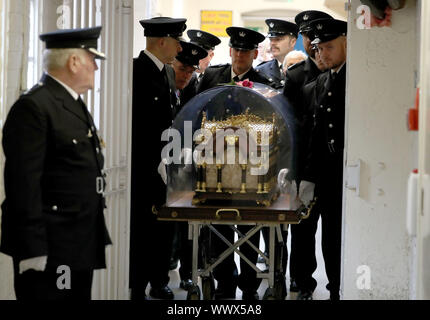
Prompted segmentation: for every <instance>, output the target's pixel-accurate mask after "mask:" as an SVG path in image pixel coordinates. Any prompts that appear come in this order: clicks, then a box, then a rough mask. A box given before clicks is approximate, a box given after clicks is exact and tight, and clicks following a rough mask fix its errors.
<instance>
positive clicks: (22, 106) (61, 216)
mask: <svg viewBox="0 0 430 320" xmlns="http://www.w3.org/2000/svg"><path fill="white" fill-rule="evenodd" d="M100 32H101V27H96V28H88V29H71V30H60V31H55V32H52V33H45V34H42V35H40V39H41V40H42V41H44V42H45V43H46V50H45V51H44V71H45V74H44V75H43V77H42V79H41V80H40V82H39V83H38V84H37V85H35V86H34V87H33V88H32V89H31V90H30V91H29V92H27V93H25V94H24V95H22V96H21V97H20V98H19V99H18V101H16V102H15V104H14V105H13V106H12V108H11V109H10V112H9V114H8V116H7V119H6V122H5V125H4V128H3V150H4V153H5V156H6V163H5V170H4V183H5V192H6V200H5V201H4V202H3V204H2V214H3V215H2V232H1V234H2V239H1V248H0V251H1V252H3V253H5V254H7V255H10V256H11V257H12V258H13V267H14V285H15V293H16V298H17V299H18V300H29V301H34V300H70V299H73V300H90V299H91V285H92V278H93V271H94V269H101V268H105V267H106V263H105V246H106V245H108V244H110V243H111V241H110V238H109V235H108V231H107V229H106V226H105V220H104V215H103V209H104V208H105V200H104V198H103V191H104V175H103V173H102V170H103V165H104V158H103V154H102V146H101V143H100V139H99V137H98V135H97V131H96V127H95V125H94V122H93V119H92V117H91V115H90V113H89V112H88V109H87V107H86V105H85V103H84V102H83V101H82V99H81V98H80V95H81V94H84V93H86V92H87V91H88V90H91V89H93V88H94V74H95V71H96V70H97V69H98V66H97V63H96V60H95V59H104V58H105V56H104V54H103V53H101V52H99V51H97V39H98V38H99V36H100ZM58 271H60V273H59V274H58V273H57V272H58ZM62 274H63V275H64V276H66V277H67V276H68V279H69V281H70V283H69V285H67V283H68V281H65V283H64V284H65V285H66V289H65V290H62V289H64V288H63V287H61V286H57V283H58V277H60V275H62Z"/></svg>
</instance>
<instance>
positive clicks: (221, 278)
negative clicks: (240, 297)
mask: <svg viewBox="0 0 430 320" xmlns="http://www.w3.org/2000/svg"><path fill="white" fill-rule="evenodd" d="M216 228H217V230H218V231H219V232H220V233H221V234H222V235H223V236H224V237H225V238H226V239H227V240H228V241H230V243H233V241H234V232H233V231H232V230H231V228H230V227H229V226H227V225H217V226H216ZM237 229H238V230H239V231H240V232H241V233H242V234H244V235H245V234H246V233H247V232H248V231H249V230H250V229H252V226H246V225H238V226H237ZM211 236H212V238H211V239H212V240H211V241H212V250H213V251H212V252H213V254H214V256H215V257H218V256H219V255H220V254H221V253H222V252H223V251H224V250H226V249H227V248H228V246H227V245H226V244H225V243H224V242H223V241H222V240H221V239H220V238H219V237H218V236H216V235H211ZM249 240H250V241H251V242H252V243H253V244H254V246H256V247H257V248H258V246H259V242H260V233H259V232H257V233H256V234H254V235H253V236H252V237H251V238H250V239H249ZM239 250H240V252H241V253H243V254H244V255H245V256H246V257H247V258H248V259H249V260H250V261H251V262H252V263H254V264H257V258H258V253H257V252H256V251H255V250H254V249H252V248H251V247H250V246H249V245H248V244H246V243H245V244H243V245H242V246H240V247H239ZM240 270H241V272H240V275H239V277H238V278H237V274H238V272H237V267H236V263H235V262H234V255H233V254H230V255H229V256H228V257H227V258H226V259H225V260H224V261H223V262H221V264H219V265H218V266H217V267H216V268H215V269H214V277H215V279H216V280H217V281H218V286H220V284H221V286H224V287H233V286H236V285H238V286H239V288H240V289H241V290H242V291H246V292H254V291H257V289H258V287H259V286H260V283H261V279H257V273H256V271H255V270H254V269H253V268H252V267H251V266H249V265H248V264H247V263H246V262H245V261H243V260H242V258H241V259H240Z"/></svg>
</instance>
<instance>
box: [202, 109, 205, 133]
mask: <svg viewBox="0 0 430 320" xmlns="http://www.w3.org/2000/svg"><path fill="white" fill-rule="evenodd" d="M205 124H206V112H204V111H203V118H202V129H203V128H204V127H205Z"/></svg>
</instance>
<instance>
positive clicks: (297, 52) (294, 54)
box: [284, 50, 308, 62]
mask: <svg viewBox="0 0 430 320" xmlns="http://www.w3.org/2000/svg"><path fill="white" fill-rule="evenodd" d="M291 57H301V58H303V60H305V59H306V58H307V57H308V56H307V55H306V53H304V52H303V51H301V50H293V51H290V52H288V54H287V55H286V56H285V59H284V62H287V60H288V58H291Z"/></svg>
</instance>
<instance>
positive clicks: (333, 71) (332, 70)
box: [331, 62, 346, 74]
mask: <svg viewBox="0 0 430 320" xmlns="http://www.w3.org/2000/svg"><path fill="white" fill-rule="evenodd" d="M345 64H346V62H344V63H342V65H341V66H340V67H339V68H338V69H337V71H335V70H334V69H331V74H333V73H335V72H336V73H339V72H340V70H342V68H343V66H344V65H345Z"/></svg>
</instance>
